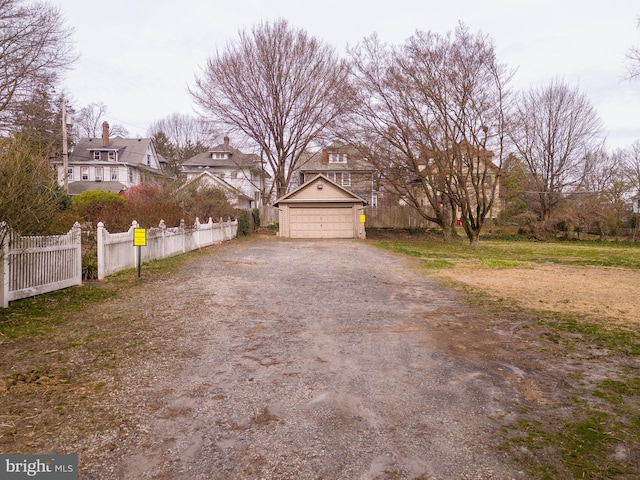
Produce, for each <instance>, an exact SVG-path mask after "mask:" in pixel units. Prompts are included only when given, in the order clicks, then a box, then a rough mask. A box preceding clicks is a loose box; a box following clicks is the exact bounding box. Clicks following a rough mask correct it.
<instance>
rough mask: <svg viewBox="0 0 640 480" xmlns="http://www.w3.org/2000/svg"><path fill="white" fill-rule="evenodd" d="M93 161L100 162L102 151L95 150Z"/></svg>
mask: <svg viewBox="0 0 640 480" xmlns="http://www.w3.org/2000/svg"><path fill="white" fill-rule="evenodd" d="M93 159H94V160H100V151H99V150H94V151H93Z"/></svg>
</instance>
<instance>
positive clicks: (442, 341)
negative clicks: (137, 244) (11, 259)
mask: <svg viewBox="0 0 640 480" xmlns="http://www.w3.org/2000/svg"><path fill="white" fill-rule="evenodd" d="M408 262H409V261H408V260H406V259H403V258H400V257H398V256H394V255H392V254H389V253H386V252H384V251H381V250H379V249H376V248H375V247H373V246H370V245H367V244H365V243H360V242H354V241H300V242H296V241H279V240H265V241H259V242H236V243H234V244H233V245H230V246H227V247H223V248H221V249H220V250H218V251H216V252H215V253H214V254H212V255H209V256H203V257H202V258H200V259H199V260H198V262H196V263H191V264H189V265H188V266H187V267H185V268H183V269H182V270H181V271H180V272H179V274H178V275H177V277H173V278H167V279H166V280H164V281H160V282H154V284H153V289H152V290H149V291H146V292H143V291H142V290H140V291H139V292H137V293H133V294H132V295H130V296H129V298H125V299H122V298H119V299H117V300H114V301H111V302H107V303H106V304H103V305H101V307H100V315H101V316H103V317H106V316H109V315H115V314H118V312H122V310H123V309H126V308H127V307H126V305H125V303H124V302H126V304H128V305H129V308H132V306H133V305H135V308H136V309H137V311H139V312H142V313H141V314H142V315H143V316H144V318H145V319H146V320H145V321H147V322H148V323H149V330H148V332H147V333H140V337H139V338H138V339H137V341H138V342H146V343H147V344H148V345H147V347H148V354H147V355H146V359H145V360H143V361H140V362H137V363H136V365H135V368H130V369H128V370H121V371H120V372H119V373H118V374H117V379H116V381H117V384H118V388H115V389H114V390H113V393H112V394H111V395H112V398H111V399H110V400H109V403H110V406H109V407H108V408H110V409H111V410H112V411H113V413H114V415H116V416H117V415H118V414H119V415H120V416H122V414H123V412H125V413H126V412H130V418H129V421H128V422H126V423H124V424H123V425H120V426H119V427H112V428H106V429H104V430H100V431H97V432H95V433H94V434H93V435H92V436H91V437H90V438H87V439H85V440H82V441H81V440H78V442H77V444H76V447H77V448H83V449H86V451H87V452H88V454H86V455H84V456H83V455H81V462H80V463H81V464H83V465H82V466H81V468H82V469H83V471H84V477H85V478H122V479H125V478H126V479H137V478H166V479H212V478H213V479H260V478H264V479H281V478H282V479H284V478H291V479H294V478H295V479H312V478H313V479H320V478H322V479H405V478H406V479H494V478H495V479H510V478H523V476H524V474H523V473H522V472H519V471H518V469H517V468H516V467H515V466H513V465H511V464H510V463H509V460H508V457H503V456H502V455H501V454H499V453H496V452H497V450H496V449H495V445H494V444H493V443H494V441H495V437H494V436H493V435H494V434H495V433H496V432H497V429H498V428H499V421H498V420H499V419H500V418H504V417H505V416H508V415H509V412H510V409H511V408H512V406H513V401H515V400H516V399H517V398H519V395H520V393H519V391H518V389H517V388H516V387H515V386H514V383H513V382H512V381H510V378H511V379H512V377H513V376H514V373H513V372H514V371H517V368H516V367H513V368H509V366H508V365H505V364H504V363H496V362H488V361H487V360H486V359H482V358H480V357H478V356H477V355H473V354H471V355H460V354H459V353H456V350H457V351H466V350H467V347H469V350H471V347H472V346H473V345H476V346H477V345H478V343H482V344H483V345H485V347H487V346H488V348H489V350H491V349H492V345H497V344H496V343H495V336H496V334H495V333H494V332H485V333H486V335H488V336H489V337H490V338H492V339H494V340H493V341H494V343H491V341H488V343H487V342H485V341H484V340H483V339H482V338H481V337H482V336H483V335H485V333H483V332H484V330H485V328H484V327H482V326H481V325H482V322H480V321H479V319H477V318H476V317H474V314H473V313H472V312H471V311H470V310H469V309H468V307H466V306H463V305H461V304H459V303H458V302H456V299H455V298H454V296H453V295H454V294H453V293H451V292H450V291H447V290H444V289H442V288H441V287H438V286H437V285H436V284H435V283H434V282H433V281H431V280H429V279H428V278H427V277H425V276H424V275H422V274H420V273H419V272H417V270H415V269H413V268H412V267H411V265H410V263H408ZM94 314H97V313H96V312H94ZM444 331H446V332H448V333H447V334H446V335H443V334H442V333H443V332H444ZM451 335H454V337H451ZM498 340H499V339H498ZM500 348H502V349H505V348H507V349H508V347H505V346H504V345H502V346H501V347H500ZM474 357H475V358H476V360H474V359H473V358H474ZM67 447H69V446H67ZM72 448H73V446H72Z"/></svg>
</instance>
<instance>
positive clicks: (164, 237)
mask: <svg viewBox="0 0 640 480" xmlns="http://www.w3.org/2000/svg"><path fill="white" fill-rule="evenodd" d="M158 226H159V227H160V241H161V242H162V245H161V248H160V250H161V252H162V257H161V258H167V253H166V252H167V224H166V223H164V220H162V219H161V220H160V224H159V225H158Z"/></svg>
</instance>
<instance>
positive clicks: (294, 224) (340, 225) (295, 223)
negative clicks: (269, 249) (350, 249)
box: [289, 207, 353, 238]
mask: <svg viewBox="0 0 640 480" xmlns="http://www.w3.org/2000/svg"><path fill="white" fill-rule="evenodd" d="M289 232H290V235H291V238H353V210H352V209H351V207H347V208H345V207H333V208H332V207H290V208H289Z"/></svg>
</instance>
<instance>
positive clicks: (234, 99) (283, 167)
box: [190, 20, 350, 197]
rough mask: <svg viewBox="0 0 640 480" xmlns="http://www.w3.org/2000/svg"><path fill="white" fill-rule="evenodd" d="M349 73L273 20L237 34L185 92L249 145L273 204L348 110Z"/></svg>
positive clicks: (318, 46) (328, 53) (301, 34)
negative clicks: (266, 177) (268, 175)
mask: <svg viewBox="0 0 640 480" xmlns="http://www.w3.org/2000/svg"><path fill="white" fill-rule="evenodd" d="M348 72H349V67H348V64H347V62H345V61H343V60H340V59H338V57H337V55H336V54H335V52H334V50H333V49H332V48H331V47H329V46H327V45H325V44H323V43H321V42H320V41H319V40H317V39H315V38H313V37H310V36H309V35H308V34H307V33H306V32H305V31H303V30H297V29H293V28H291V27H290V26H289V24H288V23H287V21H286V20H277V21H275V22H273V23H261V24H259V25H257V26H255V27H254V28H253V29H252V30H251V31H250V32H247V31H242V32H240V35H239V38H238V40H236V41H235V42H232V43H229V44H228V45H227V47H226V49H225V51H224V52H222V53H216V54H215V55H213V56H212V57H210V58H209V60H208V62H207V66H206V68H205V69H204V71H203V72H202V75H201V76H200V77H198V78H196V81H195V86H194V87H193V88H192V89H190V92H191V94H192V96H193V98H194V100H195V101H196V103H197V104H198V105H199V107H200V108H201V109H202V111H203V113H204V114H206V115H207V116H209V117H210V118H211V119H212V120H213V121H214V122H215V124H216V125H218V126H219V127H220V128H221V129H223V130H227V131H230V132H233V131H240V132H241V133H242V134H244V135H245V136H246V137H247V138H248V139H250V140H251V141H252V142H253V143H255V145H256V146H257V147H258V149H259V150H260V152H261V154H262V155H263V157H264V158H265V161H266V162H267V164H268V166H269V168H270V169H271V171H272V173H273V179H274V182H273V186H272V189H273V188H275V193H276V195H277V196H278V197H279V196H282V195H284V194H285V193H286V191H287V188H288V185H289V182H290V181H291V177H292V174H293V172H294V170H295V169H296V167H297V164H298V161H299V159H300V156H301V155H302V154H303V152H304V151H305V150H306V149H307V147H308V146H309V145H310V144H312V143H313V142H314V141H317V140H318V139H319V138H320V136H321V135H322V134H323V132H324V131H325V130H326V129H327V128H328V127H331V126H332V125H333V124H334V122H335V121H336V119H337V118H338V117H340V115H342V114H343V113H344V112H345V111H346V110H347V109H348V107H349V101H348V100H349V98H350V97H349V96H348V95H347V94H346V93H345V90H346V88H348V83H347V80H348Z"/></svg>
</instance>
